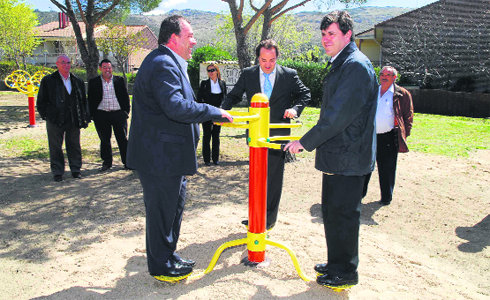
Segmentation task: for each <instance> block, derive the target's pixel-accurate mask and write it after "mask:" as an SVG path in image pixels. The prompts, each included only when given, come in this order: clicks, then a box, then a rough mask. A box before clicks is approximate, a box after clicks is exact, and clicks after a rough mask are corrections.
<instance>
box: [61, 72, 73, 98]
mask: <svg viewBox="0 0 490 300" xmlns="http://www.w3.org/2000/svg"><path fill="white" fill-rule="evenodd" d="M60 76H61V80H63V84H64V85H65V88H66V91H67V92H68V94H71V80H70V73H68V77H67V78H65V77H63V75H61V73H60Z"/></svg>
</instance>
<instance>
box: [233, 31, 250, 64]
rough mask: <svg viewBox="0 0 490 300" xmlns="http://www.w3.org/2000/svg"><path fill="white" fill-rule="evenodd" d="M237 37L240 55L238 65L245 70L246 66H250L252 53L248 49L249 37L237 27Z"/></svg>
mask: <svg viewBox="0 0 490 300" xmlns="http://www.w3.org/2000/svg"><path fill="white" fill-rule="evenodd" d="M235 37H236V41H237V48H236V52H237V53H236V54H237V57H238V65H239V66H240V69H241V70H243V69H244V68H247V67H250V54H249V53H248V51H247V49H248V47H247V40H246V38H247V37H246V35H245V34H244V33H243V32H242V31H241V30H237V29H236V28H235Z"/></svg>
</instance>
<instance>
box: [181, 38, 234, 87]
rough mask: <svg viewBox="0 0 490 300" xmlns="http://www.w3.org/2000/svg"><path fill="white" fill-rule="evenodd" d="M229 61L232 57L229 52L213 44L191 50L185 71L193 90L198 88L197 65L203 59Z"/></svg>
mask: <svg viewBox="0 0 490 300" xmlns="http://www.w3.org/2000/svg"><path fill="white" fill-rule="evenodd" d="M223 60H226V61H230V60H233V57H232V56H231V54H230V53H228V52H226V51H224V50H221V49H218V48H216V47H213V46H204V47H200V48H197V49H196V50H194V52H192V59H191V60H190V61H189V67H188V69H187V72H188V74H189V79H190V81H191V85H192V87H193V88H194V90H197V89H199V65H200V64H201V63H202V62H205V61H223Z"/></svg>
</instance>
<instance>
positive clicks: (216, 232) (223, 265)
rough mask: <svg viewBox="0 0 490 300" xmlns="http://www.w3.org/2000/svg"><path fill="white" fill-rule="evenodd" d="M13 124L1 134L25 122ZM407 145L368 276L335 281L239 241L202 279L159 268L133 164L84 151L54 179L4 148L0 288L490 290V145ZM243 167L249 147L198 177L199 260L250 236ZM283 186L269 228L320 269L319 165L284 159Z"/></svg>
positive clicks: (238, 292) (155, 293)
mask: <svg viewBox="0 0 490 300" xmlns="http://www.w3.org/2000/svg"><path fill="white" fill-rule="evenodd" d="M0 127H1V126H0ZM10 128H11V129H9V130H8V131H4V133H3V134H2V135H0V138H1V137H2V136H6V135H7V134H8V135H15V134H16V132H18V131H22V130H28V129H25V128H22V126H17V127H16V126H10ZM31 130H32V129H31ZM34 130H41V131H43V130H44V129H43V124H42V123H41V126H40V128H36V129H34ZM399 158H400V159H399V169H398V170H399V171H398V177H397V187H396V189H395V193H394V200H393V203H392V205H390V206H387V207H381V206H380V205H378V203H377V200H378V199H379V189H378V185H377V175H376V173H374V174H373V178H372V180H371V184H370V191H369V193H368V196H367V197H366V198H365V199H364V201H363V208H362V225H361V238H360V267H359V274H360V283H359V285H357V286H355V287H354V288H352V289H350V290H349V291H347V292H342V293H335V292H332V291H330V290H328V289H326V288H322V287H320V286H318V285H317V284H316V283H314V282H305V281H303V280H301V279H300V278H299V276H298V274H297V273H296V271H295V269H294V267H293V264H292V262H291V260H290V258H289V256H288V255H287V253H286V252H285V251H283V250H281V249H278V248H275V247H268V249H267V257H268V258H269V259H270V261H271V263H270V265H269V266H268V267H266V268H261V269H256V268H249V267H246V266H244V265H243V264H240V261H241V259H242V258H243V257H245V256H246V255H247V253H246V249H245V247H235V248H232V249H228V250H226V251H225V252H224V253H223V254H222V255H221V257H220V259H219V260H218V263H217V265H216V267H215V269H214V270H213V271H212V272H211V273H210V274H208V275H206V276H204V277H203V278H202V279H199V280H197V279H196V280H188V281H186V282H182V283H179V284H166V283H160V282H157V281H155V280H154V279H152V278H151V277H150V276H149V275H148V273H147V269H146V258H145V254H144V247H145V246H144V226H145V225H144V224H145V223H144V222H145V220H144V207H143V203H142V199H141V198H142V191H141V187H140V184H139V181H138V179H137V177H136V175H135V174H133V173H132V172H130V171H125V170H123V169H122V167H121V166H116V167H115V168H113V169H112V170H111V171H110V172H108V173H103V174H99V173H97V171H96V169H97V168H98V167H99V165H98V164H95V163H86V164H85V165H84V169H83V175H84V178H83V179H82V180H75V179H71V178H67V179H66V180H65V181H63V182H61V183H55V182H53V181H52V178H51V176H50V175H49V163H48V162H47V161H46V160H39V159H32V160H20V159H12V158H6V157H5V155H1V154H0V282H1V283H2V284H1V285H0V299H33V298H34V299H162V298H165V299H177V298H178V299H272V298H292V299H308V300H311V299H489V297H490V277H489V276H488V274H489V268H490V248H489V244H490V234H489V232H490V230H489V229H490V217H489V212H490V152H489V151H481V152H478V153H476V154H475V155H473V156H472V157H470V158H468V159H451V158H447V157H441V156H434V155H425V154H420V153H414V152H410V153H408V154H405V155H400V156H399ZM247 172H248V162H247V161H245V160H243V161H234V160H232V159H230V158H229V157H226V156H225V157H224V158H223V164H222V165H221V166H219V167H201V168H200V169H199V173H198V174H197V175H195V176H192V177H190V178H189V179H190V183H189V188H188V190H189V194H188V202H187V204H186V211H185V215H184V221H183V225H182V232H181V239H180V241H179V247H178V250H179V253H181V254H182V255H183V256H184V257H190V258H193V259H195V260H196V261H197V266H196V270H197V271H202V270H204V269H205V268H206V267H207V265H208V263H209V262H210V260H211V257H212V255H213V254H214V252H215V251H216V249H217V248H218V247H219V246H220V245H221V244H223V243H224V242H227V241H230V240H235V239H239V238H243V237H244V236H245V229H244V227H243V226H242V225H241V224H240V221H241V220H242V219H244V218H246V217H247V189H248V175H247ZM284 186H285V188H284V190H283V200H282V203H281V208H280V213H279V221H278V224H277V226H276V227H275V229H274V230H273V231H272V232H271V233H270V236H269V238H270V239H272V240H274V241H278V242H282V243H284V244H286V245H289V246H290V248H291V249H292V250H293V251H294V252H295V253H296V255H297V257H298V259H299V262H300V265H301V267H302V268H303V270H304V272H305V273H306V274H307V275H308V276H311V277H313V276H314V273H313V269H312V267H313V265H314V264H315V263H318V262H324V261H325V260H326V246H325V238H324V233H323V225H322V220H321V209H320V204H319V203H320V189H321V174H320V172H318V171H316V170H315V169H314V167H313V161H312V160H311V159H306V158H300V159H299V161H297V162H295V163H290V164H287V165H286V177H285V184H284Z"/></svg>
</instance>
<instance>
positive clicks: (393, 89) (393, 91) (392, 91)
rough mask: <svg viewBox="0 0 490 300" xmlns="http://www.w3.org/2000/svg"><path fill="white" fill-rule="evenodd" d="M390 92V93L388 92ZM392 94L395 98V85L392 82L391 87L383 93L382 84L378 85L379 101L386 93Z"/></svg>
mask: <svg viewBox="0 0 490 300" xmlns="http://www.w3.org/2000/svg"><path fill="white" fill-rule="evenodd" d="M386 93H388V94H386ZM390 94H391V97H390V98H391V99H393V94H395V86H394V85H393V84H392V85H390V87H389V88H388V89H387V90H386V92H385V93H384V94H383V95H381V85H380V86H379V87H378V101H379V99H380V98H383V97H384V96H385V95H386V96H389V95H390Z"/></svg>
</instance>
